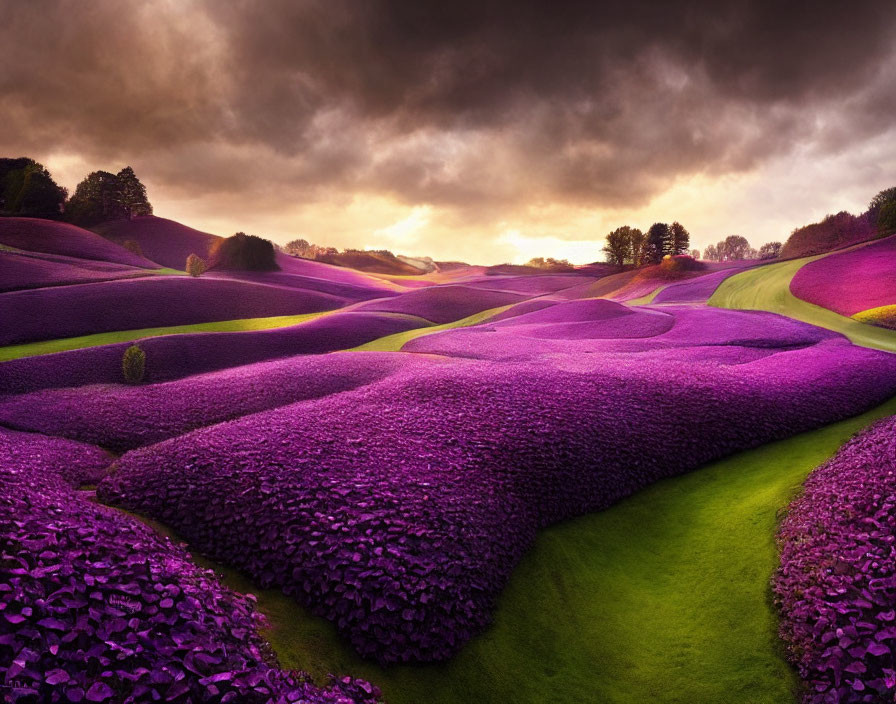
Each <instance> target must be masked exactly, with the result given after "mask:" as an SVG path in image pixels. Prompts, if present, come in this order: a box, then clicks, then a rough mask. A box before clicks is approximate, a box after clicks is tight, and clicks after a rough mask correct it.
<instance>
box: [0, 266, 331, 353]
mask: <svg viewBox="0 0 896 704" xmlns="http://www.w3.org/2000/svg"><path fill="white" fill-rule="evenodd" d="M345 303H346V301H345V299H342V298H338V297H336V296H332V295H330V294H326V293H319V292H317V291H312V290H307V289H306V290H299V289H292V288H285V287H275V286H265V285H261V284H252V283H247V282H239V281H230V280H225V279H215V278H200V279H194V278H190V277H179V276H160V277H156V278H147V279H135V280H126V281H108V282H104V283H100V284H80V285H77V286H65V287H59V286H57V287H52V288H43V289H35V290H30V291H13V292H11V293H6V294H3V296H2V297H0V319H2V320H3V321H4V326H3V328H2V330H0V344H2V345H12V344H17V343H22V342H34V341H37V340H52V339H56V338H62V337H76V336H79V335H90V334H93V333H98V332H112V331H115V330H133V329H141V328H154V327H163V326H167V325H191V324H194V323H208V322H212V321H216V320H237V319H240V318H257V317H268V316H276V315H298V314H300V313H317V312H320V311H325V310H333V309H335V308H341V307H342V306H343V305H345Z"/></svg>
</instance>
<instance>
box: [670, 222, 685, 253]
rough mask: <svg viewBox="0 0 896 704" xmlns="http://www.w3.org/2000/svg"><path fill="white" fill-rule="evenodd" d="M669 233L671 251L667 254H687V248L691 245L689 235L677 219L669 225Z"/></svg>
mask: <svg viewBox="0 0 896 704" xmlns="http://www.w3.org/2000/svg"><path fill="white" fill-rule="evenodd" d="M669 235H670V238H671V246H672V251H671V252H667V254H687V251H688V248H689V247H690V246H691V235H690V233H689V232H688V231H687V230H685V229H684V225H682V224H681V223H680V222H677V221H676V222H673V223H672V224H671V225H670V226H669Z"/></svg>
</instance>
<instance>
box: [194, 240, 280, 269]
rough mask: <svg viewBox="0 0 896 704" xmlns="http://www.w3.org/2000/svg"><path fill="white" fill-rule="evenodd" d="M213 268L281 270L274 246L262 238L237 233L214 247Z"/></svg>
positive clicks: (212, 252)
mask: <svg viewBox="0 0 896 704" xmlns="http://www.w3.org/2000/svg"><path fill="white" fill-rule="evenodd" d="M210 254H211V261H212V264H211V268H214V269H236V270H240V271H274V270H276V269H279V268H280V267H279V266H277V261H276V259H275V258H274V257H275V252H274V245H273V244H272V243H271V242H270V241H269V240H266V239H264V238H262V237H256V236H255V235H247V234H246V233H245V232H237V233H236V234H235V235H233V236H232V237H228V238H227V239H223V240H218V241H217V242H215V244H214V245H213V246H212V251H211V253H210Z"/></svg>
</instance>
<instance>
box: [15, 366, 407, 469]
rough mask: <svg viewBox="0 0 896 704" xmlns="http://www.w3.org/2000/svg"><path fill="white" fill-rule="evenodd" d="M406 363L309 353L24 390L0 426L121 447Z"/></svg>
mask: <svg viewBox="0 0 896 704" xmlns="http://www.w3.org/2000/svg"><path fill="white" fill-rule="evenodd" d="M407 367H408V359H407V356H406V355H402V354H399V353H392V354H383V355H375V356H371V357H369V358H367V357H366V358H364V359H363V363H362V362H361V360H360V359H359V358H358V356H357V355H353V354H336V355H309V356H297V357H289V358H287V359H279V360H275V361H271V362H260V363H256V364H247V365H245V366H241V367H232V368H229V369H223V370H221V371H216V372H210V373H207V374H199V375H195V376H190V377H187V378H185V379H179V380H176V381H169V382H164V383H158V384H141V385H137V386H131V385H124V384H115V385H112V384H106V385H91V386H81V387H77V388H66V389H52V390H44V391H37V392H34V393H30V394H23V395H20V396H16V397H13V398H9V399H6V400H5V401H4V402H3V403H0V423H2V424H3V425H5V426H7V427H10V428H16V429H20V430H29V431H35V432H40V433H46V434H48V435H58V436H62V437H66V438H72V439H75V440H83V441H85V442H89V443H93V444H95V445H101V446H103V447H107V448H109V449H111V450H113V451H116V452H121V451H124V450H129V449H133V448H135V447H140V446H143V445H149V444H152V443H156V442H159V441H161V440H165V439H167V438H171V437H175V436H177V435H182V434H184V433H186V432H189V431H191V430H195V429H196V428H201V427H204V426H207V425H212V424H214V423H220V422H222V421H225V420H231V419H233V418H238V417H240V416H244V415H247V414H249V413H256V412H258V411H263V410H268V409H270V408H275V407H277V406H284V405H287V404H289V403H295V402H296V401H301V400H304V399H312V398H319V397H322V396H327V395H330V394H335V393H340V392H343V391H348V390H350V389H354V388H357V387H359V386H363V385H365V384H370V383H372V382H374V381H378V380H380V379H383V378H385V377H386V376H388V375H389V374H392V373H395V372H396V371H398V370H400V369H402V368H405V369H407Z"/></svg>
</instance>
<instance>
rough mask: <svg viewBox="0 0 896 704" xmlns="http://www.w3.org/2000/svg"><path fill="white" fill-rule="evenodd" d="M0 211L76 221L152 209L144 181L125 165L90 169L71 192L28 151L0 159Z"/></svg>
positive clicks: (96, 220) (94, 221) (119, 216)
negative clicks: (114, 168) (111, 169)
mask: <svg viewBox="0 0 896 704" xmlns="http://www.w3.org/2000/svg"><path fill="white" fill-rule="evenodd" d="M0 215H4V216H14V217H28V218H47V219H50V220H65V221H66V222H70V223H72V224H73V225H78V226H80V227H91V226H92V225H97V224H99V223H101V222H108V221H110V220H121V219H124V218H133V217H137V216H140V215H152V205H151V204H150V202H149V199H148V198H147V196H146V187H145V186H144V185H143V184H142V183H141V182H140V179H138V178H137V175H136V174H135V173H134V170H133V169H132V168H131V167H130V166H125V167H124V168H123V169H122V170H121V171H119V172H118V173H117V174H113V173H109V172H108V171H94V172H93V173H90V174H88V175H87V177H86V178H85V179H84V180H83V181H81V183H79V184H78V186H77V187H76V188H75V192H74V194H73V195H72V197H71V198H69V197H68V191H67V190H66V189H65V188H63V187H62V186H60V185H58V184H57V183H56V182H55V181H54V180H53V177H52V176H51V175H50V172H49V171H47V169H46V168H44V166H43V164H40V163H38V162H36V161H35V160H34V159H29V158H28V157H21V158H18V159H0Z"/></svg>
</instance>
